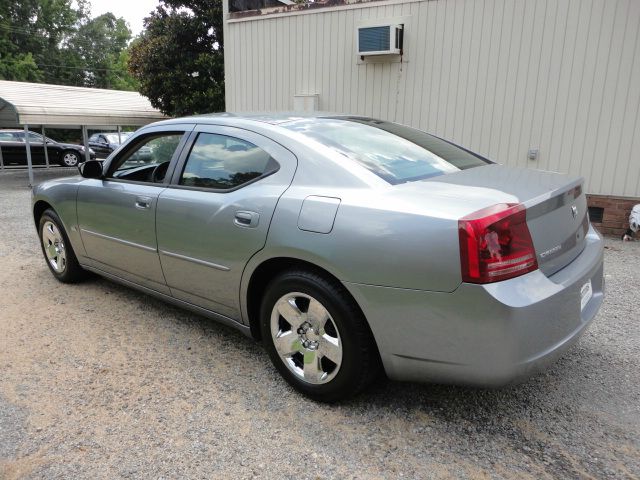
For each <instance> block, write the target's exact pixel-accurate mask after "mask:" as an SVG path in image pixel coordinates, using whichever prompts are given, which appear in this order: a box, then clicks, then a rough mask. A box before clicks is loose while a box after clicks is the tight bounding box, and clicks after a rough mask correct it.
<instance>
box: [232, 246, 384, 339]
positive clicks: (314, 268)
mask: <svg viewBox="0 0 640 480" xmlns="http://www.w3.org/2000/svg"><path fill="white" fill-rule="evenodd" d="M295 269H300V270H306V271H310V272H314V273H317V274H319V275H322V276H324V277H326V278H328V279H329V280H332V281H335V282H336V283H337V284H339V285H340V287H341V288H342V289H343V290H344V292H345V293H346V294H347V295H348V296H349V297H350V298H351V300H353V303H354V305H355V306H356V307H357V309H358V311H359V313H360V314H361V315H362V318H364V320H365V323H366V325H367V327H368V328H369V331H370V332H371V326H370V325H369V322H368V320H367V317H366V315H365V314H364V311H363V310H362V307H361V306H360V304H359V303H358V301H357V300H356V298H355V297H354V296H353V295H352V293H351V292H350V291H349V290H348V289H347V288H346V287H345V286H344V285H343V284H342V282H341V281H340V279H339V278H338V277H337V276H336V275H335V274H334V273H332V272H330V271H329V270H327V269H326V268H323V267H322V266H320V265H318V264H317V263H313V262H310V261H308V260H302V259H300V258H296V257H290V256H277V257H271V258H267V259H263V260H262V261H261V262H260V263H259V264H257V266H256V267H255V268H254V269H253V270H252V271H251V275H250V277H249V279H248V281H247V286H246V296H245V297H244V303H243V307H244V313H245V315H246V317H245V318H246V319H247V321H248V323H249V328H250V330H251V335H252V337H253V338H254V339H256V340H258V341H259V340H262V338H261V334H260V304H261V299H262V296H263V295H264V292H265V290H266V289H267V286H268V285H269V281H270V280H271V279H272V278H274V277H276V276H277V275H279V274H280V273H282V272H285V271H288V270H295ZM371 333H373V332H371ZM372 338H374V337H373V334H372ZM376 350H378V346H377V345H376Z"/></svg>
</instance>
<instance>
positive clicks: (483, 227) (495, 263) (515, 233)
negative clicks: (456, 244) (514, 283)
mask: <svg viewBox="0 0 640 480" xmlns="http://www.w3.org/2000/svg"><path fill="white" fill-rule="evenodd" d="M458 233H459V236H460V262H461V264H462V280H463V281H465V282H469V283H491V282H497V281H500V280H506V279H507V278H513V277H517V276H519V275H523V274H525V273H527V272H531V271H533V270H536V269H537V268H538V262H537V261H536V252H535V249H534V247H533V241H532V240H531V234H530V233H529V228H528V227H527V215H526V210H525V208H524V206H522V205H518V204H507V203H501V204H498V205H493V206H491V207H488V208H484V209H482V210H478V211H477V212H475V213H472V214H471V215H467V216H466V217H463V218H461V219H460V220H459V221H458Z"/></svg>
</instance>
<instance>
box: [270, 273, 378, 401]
mask: <svg viewBox="0 0 640 480" xmlns="http://www.w3.org/2000/svg"><path fill="white" fill-rule="evenodd" d="M261 331H262V338H263V341H264V343H265V347H266V349H267V351H268V353H269V356H270V358H271V360H272V362H273V364H274V365H275V367H276V368H277V369H278V371H279V372H280V374H281V375H282V376H283V377H284V378H285V380H287V382H289V384H291V385H292V386H293V387H294V388H295V389H296V390H298V391H300V392H302V393H304V394H305V395H307V396H309V397H311V398H313V399H314V400H318V401H323V402H334V401H337V400H341V399H344V398H348V397H351V396H353V395H355V394H357V393H359V392H360V391H362V390H363V389H364V388H365V387H367V386H368V385H369V384H370V383H371V382H372V381H373V379H374V378H375V377H376V375H377V373H378V372H379V364H380V362H379V358H378V353H377V349H376V346H375V343H374V340H373V336H372V334H371V331H370V330H369V327H368V325H367V323H366V321H365V319H364V317H363V315H362V313H361V312H360V310H359V308H358V306H357V305H356V304H355V302H354V300H353V299H352V298H351V297H350V296H349V294H348V293H347V292H346V291H345V290H344V287H342V285H340V284H339V283H338V282H336V281H332V280H330V279H328V278H326V277H324V276H323V275H319V274H316V273H312V272H308V271H292V272H286V273H284V274H281V275H280V276H278V277H277V278H275V279H274V280H273V281H272V282H271V283H270V285H269V286H268V287H267V291H266V294H265V296H264V298H263V302H262V309H261Z"/></svg>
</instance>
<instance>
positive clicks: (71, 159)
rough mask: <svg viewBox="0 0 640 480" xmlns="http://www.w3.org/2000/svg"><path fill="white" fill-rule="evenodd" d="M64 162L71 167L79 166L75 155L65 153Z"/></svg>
mask: <svg viewBox="0 0 640 480" xmlns="http://www.w3.org/2000/svg"><path fill="white" fill-rule="evenodd" d="M62 161H63V162H64V164H65V165H67V166H69V167H75V166H76V165H77V164H78V156H77V155H76V154H75V153H65V154H64V157H62Z"/></svg>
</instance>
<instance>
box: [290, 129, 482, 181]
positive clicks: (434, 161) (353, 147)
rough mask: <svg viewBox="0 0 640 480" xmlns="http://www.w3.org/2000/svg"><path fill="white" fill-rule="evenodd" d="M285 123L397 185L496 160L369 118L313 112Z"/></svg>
mask: <svg viewBox="0 0 640 480" xmlns="http://www.w3.org/2000/svg"><path fill="white" fill-rule="evenodd" d="M281 126H283V127H285V128H288V129H290V130H294V131H296V132H299V133H302V134H303V135H305V136H307V137H309V138H312V139H313V140H316V141H318V142H320V143H322V144H324V145H326V146H328V147H330V148H332V149H334V150H336V151H338V152H339V153H341V154H343V155H344V156H345V157H348V158H350V159H352V160H355V161H356V162H358V163H359V164H361V165H362V166H364V167H365V168H367V169H368V170H370V171H371V172H373V173H375V174H376V175H378V176H379V177H381V178H382V179H384V180H386V181H387V182H389V183H391V184H392V185H396V184H399V183H405V182H411V181H416V180H424V179H426V178H430V177H436V176H439V175H444V174H447V173H453V172H457V171H459V170H464V169H467V168H472V167H477V166H481V165H487V164H488V163H490V162H488V161H487V160H485V159H483V158H482V157H479V156H477V155H474V154H473V153H470V152H468V151H466V150H464V149H462V148H459V147H456V146H455V145H453V144H451V143H449V142H447V141H445V140H442V139H440V138H438V137H434V136H433V135H429V134H428V133H425V132H422V131H420V130H416V129H413V128H409V127H405V126H403V125H398V124H396V123H391V122H384V121H380V120H373V119H369V118H359V117H335V118H331V117H324V118H312V119H301V120H294V121H292V122H289V123H286V124H282V125H281Z"/></svg>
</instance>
